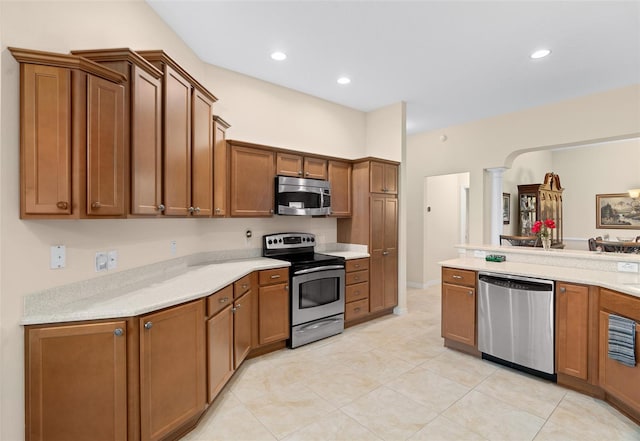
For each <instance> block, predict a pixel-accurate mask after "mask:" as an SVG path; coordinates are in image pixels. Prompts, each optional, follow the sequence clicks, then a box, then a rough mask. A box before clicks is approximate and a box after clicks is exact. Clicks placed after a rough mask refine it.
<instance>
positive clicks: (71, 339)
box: [25, 321, 128, 441]
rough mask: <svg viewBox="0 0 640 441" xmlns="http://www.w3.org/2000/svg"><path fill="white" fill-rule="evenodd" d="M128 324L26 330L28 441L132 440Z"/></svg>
mask: <svg viewBox="0 0 640 441" xmlns="http://www.w3.org/2000/svg"><path fill="white" fill-rule="evenodd" d="M126 330H127V323H126V321H110V322H96V323H78V324H73V325H60V326H47V327H33V328H27V330H26V360H25V368H26V439H27V440H29V441H46V440H65V441H83V440H88V439H96V436H97V434H99V437H100V439H101V440H113V441H119V440H125V439H127V417H128V413H127V412H128V406H127V337H126V335H127V333H126Z"/></svg>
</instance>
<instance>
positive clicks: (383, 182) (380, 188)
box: [369, 161, 398, 194]
mask: <svg viewBox="0 0 640 441" xmlns="http://www.w3.org/2000/svg"><path fill="white" fill-rule="evenodd" d="M369 189H370V191H371V192H372V193H387V194H398V166H397V165H395V164H389V163H386V162H378V161H371V173H370V175H369Z"/></svg>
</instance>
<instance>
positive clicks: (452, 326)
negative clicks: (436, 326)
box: [442, 268, 476, 348]
mask: <svg viewBox="0 0 640 441" xmlns="http://www.w3.org/2000/svg"><path fill="white" fill-rule="evenodd" d="M442 280H443V281H445V280H456V281H458V283H459V284H456V285H454V284H451V283H445V282H443V283H442V337H444V338H445V344H446V340H447V339H448V340H453V341H456V342H459V343H462V344H464V345H467V346H468V347H471V348H475V347H476V273H475V271H468V270H458V269H450V268H443V269H442Z"/></svg>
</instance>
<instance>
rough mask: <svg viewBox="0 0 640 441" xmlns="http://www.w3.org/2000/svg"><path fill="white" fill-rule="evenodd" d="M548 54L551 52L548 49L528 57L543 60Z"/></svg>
mask: <svg viewBox="0 0 640 441" xmlns="http://www.w3.org/2000/svg"><path fill="white" fill-rule="evenodd" d="M550 53H551V51H550V50H549V49H540V50H537V51H535V52H534V53H532V54H531V55H530V56H531V58H533V59H536V58H544V57H546V56H547V55H549V54H550Z"/></svg>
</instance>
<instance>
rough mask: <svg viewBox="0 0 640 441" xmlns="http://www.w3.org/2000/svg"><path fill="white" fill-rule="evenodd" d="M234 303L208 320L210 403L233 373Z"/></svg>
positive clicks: (228, 304) (208, 398)
mask: <svg viewBox="0 0 640 441" xmlns="http://www.w3.org/2000/svg"><path fill="white" fill-rule="evenodd" d="M232 308H233V305H232V304H231V303H227V306H226V307H225V308H223V309H222V310H221V311H219V312H218V313H217V314H216V315H214V316H213V317H212V318H210V319H209V320H207V347H208V352H207V360H208V365H207V380H208V381H207V383H208V385H209V386H208V388H207V389H208V394H207V395H208V396H207V400H208V402H209V403H211V402H213V399H214V398H215V397H216V396H217V395H218V393H219V392H220V391H221V390H222V388H223V387H224V385H225V384H227V381H229V379H230V378H231V376H232V375H233V372H234V371H235V366H234V363H233V311H232Z"/></svg>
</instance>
